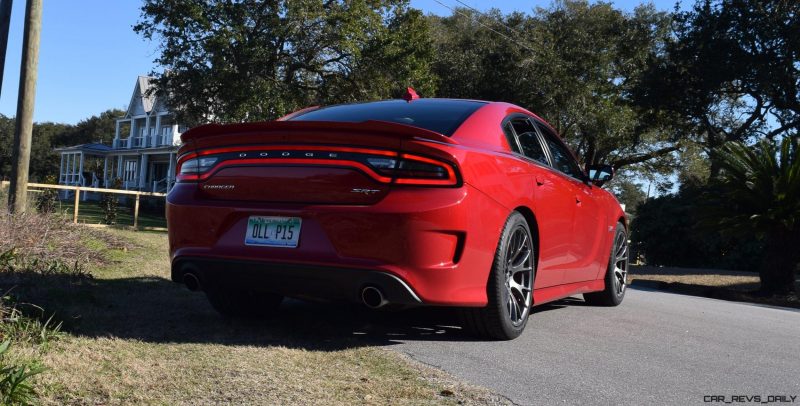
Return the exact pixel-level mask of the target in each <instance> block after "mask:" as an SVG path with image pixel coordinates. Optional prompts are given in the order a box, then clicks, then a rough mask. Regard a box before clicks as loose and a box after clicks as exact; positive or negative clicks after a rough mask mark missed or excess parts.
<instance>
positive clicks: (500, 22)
mask: <svg viewBox="0 0 800 406" xmlns="http://www.w3.org/2000/svg"><path fill="white" fill-rule="evenodd" d="M456 2H457V3H458V4H461V5H462V6H464V7H466V8H468V9H470V10H472V11H474V12H476V13H478V14H480V15H481V16H483V17H487V18H490V17H489V16H487V15H486V13H484V12H482V11H480V10H478V9H476V8H475V7H472V6H470V5H469V4H467V3H464V2H463V1H461V0H456ZM497 23H498V24H500V25H502V26H503V27H505V28H506V29H507V30H509V31H511V32H513V33H514V34H517V35H519V36H520V37H522V36H524V35H523V34H522V33H521V32H519V31H517V30H515V29H513V28H511V27H510V26H509V25H507V24H505V23H503V22H502V21H497Z"/></svg>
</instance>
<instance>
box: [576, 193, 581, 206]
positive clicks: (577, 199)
mask: <svg viewBox="0 0 800 406" xmlns="http://www.w3.org/2000/svg"><path fill="white" fill-rule="evenodd" d="M575 204H581V198H580V196H577V195H576V196H575Z"/></svg>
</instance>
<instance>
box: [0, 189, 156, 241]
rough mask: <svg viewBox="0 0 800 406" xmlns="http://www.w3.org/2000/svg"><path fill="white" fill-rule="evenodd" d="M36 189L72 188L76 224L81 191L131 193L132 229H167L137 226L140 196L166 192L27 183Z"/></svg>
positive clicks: (100, 225)
mask: <svg viewBox="0 0 800 406" xmlns="http://www.w3.org/2000/svg"><path fill="white" fill-rule="evenodd" d="M9 183H10V182H8V181H2V182H0V184H1V185H2V187H4V188H5V187H7V186H8V185H9ZM38 189H57V190H72V191H74V192H75V207H74V209H73V213H72V222H73V223H75V224H77V223H78V209H79V207H80V204H81V192H97V193H111V194H117V195H128V196H130V195H133V196H136V200H135V202H134V204H133V229H134V230H151V231H167V229H166V227H139V200H140V198H141V196H147V197H166V196H167V194H166V193H155V192H139V191H135V190H120V189H103V188H96V187H85V186H66V185H51V184H47V183H28V191H29V192H36V191H40V190H38ZM86 225H87V226H92V227H107V225H105V224H86Z"/></svg>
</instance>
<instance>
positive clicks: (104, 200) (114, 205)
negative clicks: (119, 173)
mask: <svg viewBox="0 0 800 406" xmlns="http://www.w3.org/2000/svg"><path fill="white" fill-rule="evenodd" d="M111 189H122V180H121V179H119V178H116V179H114V182H113V183H112V184H111ZM100 208H101V209H103V223H105V224H108V225H114V224H117V215H118V214H119V198H118V197H117V195H115V194H113V193H103V196H102V197H101V198H100Z"/></svg>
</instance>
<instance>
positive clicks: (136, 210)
mask: <svg viewBox="0 0 800 406" xmlns="http://www.w3.org/2000/svg"><path fill="white" fill-rule="evenodd" d="M138 225H139V194H138V193H137V194H136V203H134V204H133V229H134V230H136V228H137V226H138Z"/></svg>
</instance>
